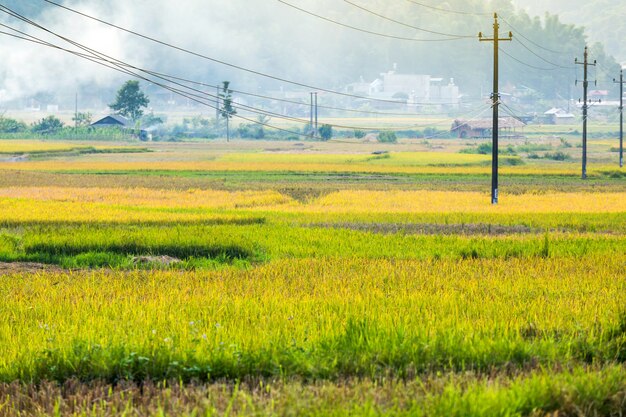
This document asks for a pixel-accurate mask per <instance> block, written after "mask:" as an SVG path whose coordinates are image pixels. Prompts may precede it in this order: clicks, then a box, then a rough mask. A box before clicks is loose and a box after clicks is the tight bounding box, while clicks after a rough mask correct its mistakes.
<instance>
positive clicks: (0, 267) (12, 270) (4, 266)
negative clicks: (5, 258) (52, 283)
mask: <svg viewBox="0 0 626 417" xmlns="http://www.w3.org/2000/svg"><path fill="white" fill-rule="evenodd" d="M63 271H65V270H64V269H62V268H59V267H58V266H56V265H46V264H40V263H35V262H0V276H2V275H10V274H36V273H38V272H63Z"/></svg>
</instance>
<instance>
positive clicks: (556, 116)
mask: <svg viewBox="0 0 626 417" xmlns="http://www.w3.org/2000/svg"><path fill="white" fill-rule="evenodd" d="M543 115H544V123H546V124H551V125H571V124H574V123H576V116H574V115H573V114H572V113H568V112H566V111H565V110H563V109H561V108H558V107H553V108H551V109H550V110H548V111H547V112H545V113H544V114H543Z"/></svg>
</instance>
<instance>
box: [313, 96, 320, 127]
mask: <svg viewBox="0 0 626 417" xmlns="http://www.w3.org/2000/svg"><path fill="white" fill-rule="evenodd" d="M314 94H315V137H317V135H318V134H319V128H318V126H317V121H318V118H317V116H318V112H317V93H314Z"/></svg>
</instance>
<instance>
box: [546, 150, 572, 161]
mask: <svg viewBox="0 0 626 417" xmlns="http://www.w3.org/2000/svg"><path fill="white" fill-rule="evenodd" d="M544 158H545V159H552V160H553V161H567V160H568V159H571V157H570V156H569V155H568V154H566V153H563V152H560V151H559V152H554V153H550V152H548V153H546V154H545V155H544Z"/></svg>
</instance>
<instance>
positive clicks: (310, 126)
mask: <svg viewBox="0 0 626 417" xmlns="http://www.w3.org/2000/svg"><path fill="white" fill-rule="evenodd" d="M313 94H315V93H311V109H310V112H309V114H310V120H309V128H310V134H311V137H314V136H315V133H314V130H313V113H314V110H313Z"/></svg>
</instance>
